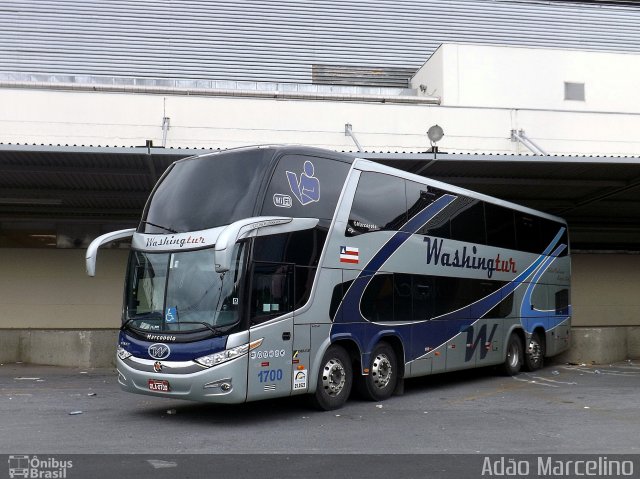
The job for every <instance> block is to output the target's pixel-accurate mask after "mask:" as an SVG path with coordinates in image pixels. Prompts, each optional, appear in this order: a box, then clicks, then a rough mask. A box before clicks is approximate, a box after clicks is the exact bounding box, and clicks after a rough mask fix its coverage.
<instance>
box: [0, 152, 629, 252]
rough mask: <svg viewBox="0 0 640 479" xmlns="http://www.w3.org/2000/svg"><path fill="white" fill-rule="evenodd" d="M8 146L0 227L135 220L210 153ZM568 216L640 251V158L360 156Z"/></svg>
mask: <svg viewBox="0 0 640 479" xmlns="http://www.w3.org/2000/svg"><path fill="white" fill-rule="evenodd" d="M209 151H211V150H204V149H165V148H157V147H131V148H120V147H91V146H58V145H2V144H0V221H9V222H20V221H33V220H48V221H51V220H58V221H91V222H94V223H95V222H100V223H103V224H109V223H118V224H122V223H123V222H124V223H130V224H136V222H137V221H138V219H139V217H140V215H141V213H142V209H143V207H144V204H145V201H146V198H147V196H148V195H149V193H150V191H151V188H152V187H153V185H154V184H155V182H156V180H157V179H158V178H159V176H160V175H161V174H162V172H163V171H164V170H165V169H166V168H167V167H168V166H169V165H170V164H171V162H173V161H175V160H178V159H180V158H184V157H187V156H191V155H194V154H200V153H205V152H209ZM352 154H353V155H354V156H358V157H361V158H367V159H370V160H372V161H376V162H380V163H384V164H388V165H391V166H394V167H396V168H400V169H402V170H405V171H409V172H412V173H416V174H419V175H422V176H427V177H429V178H432V179H436V180H439V181H443V182H445V183H449V184H453V185H457V186H460V187H463V188H468V189H470V190H473V191H477V192H480V193H485V194H488V195H491V196H494V197H497V198H501V199H504V200H507V201H512V202H514V203H518V204H522V205H524V206H529V207H532V208H535V209H538V210H542V211H545V212H548V213H551V214H554V215H558V216H562V217H564V218H566V219H567V220H568V222H569V224H570V227H571V231H572V243H573V246H574V248H576V247H577V248H582V249H599V250H602V249H626V250H634V251H637V250H640V247H639V246H638V245H640V158H638V157H579V156H527V155H491V154H484V155H479V154H451V153H437V154H434V153H403V152H388V153H380V152H377V153H374V152H364V153H352Z"/></svg>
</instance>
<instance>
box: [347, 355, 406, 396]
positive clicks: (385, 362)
mask: <svg viewBox="0 0 640 479" xmlns="http://www.w3.org/2000/svg"><path fill="white" fill-rule="evenodd" d="M368 369H369V374H367V375H366V376H360V377H359V378H358V382H357V384H356V386H357V388H358V392H359V393H360V396H362V397H363V398H364V399H367V400H369V401H384V400H385V399H387V398H389V397H391V395H392V394H393V391H394V390H395V389H396V384H397V383H398V360H397V359H396V353H395V351H394V350H393V348H392V347H391V346H389V345H388V344H387V343H378V345H377V346H376V347H375V348H374V350H373V352H372V353H371V360H370V363H369V367H368Z"/></svg>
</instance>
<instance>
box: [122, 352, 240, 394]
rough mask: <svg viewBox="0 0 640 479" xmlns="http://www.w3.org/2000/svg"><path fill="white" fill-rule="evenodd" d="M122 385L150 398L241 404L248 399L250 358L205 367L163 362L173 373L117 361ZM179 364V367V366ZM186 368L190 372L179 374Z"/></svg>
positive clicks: (131, 360)
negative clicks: (248, 362)
mask: <svg viewBox="0 0 640 479" xmlns="http://www.w3.org/2000/svg"><path fill="white" fill-rule="evenodd" d="M116 361H117V369H118V383H119V384H120V387H121V388H122V389H123V390H124V391H128V392H131V393H136V394H146V395H149V396H157V397H166V398H172V399H188V400H191V401H200V402H213V403H222V404H237V403H242V402H245V401H246V398H247V356H246V355H244V356H241V357H238V358H236V359H233V360H231V361H229V362H227V363H223V364H220V365H218V366H214V367H211V368H205V367H203V366H200V365H198V364H197V363H194V362H192V361H189V364H188V365H186V367H185V364H186V363H172V362H170V361H166V362H163V363H162V369H165V370H172V373H163V372H155V371H153V369H152V367H150V366H149V364H148V363H151V364H153V361H146V360H142V359H138V358H133V357H131V358H128V359H125V360H124V361H123V360H122V359H120V358H117V359H116ZM178 364H179V366H177V365H178ZM180 369H183V370H185V371H187V372H178V371H179V370H180Z"/></svg>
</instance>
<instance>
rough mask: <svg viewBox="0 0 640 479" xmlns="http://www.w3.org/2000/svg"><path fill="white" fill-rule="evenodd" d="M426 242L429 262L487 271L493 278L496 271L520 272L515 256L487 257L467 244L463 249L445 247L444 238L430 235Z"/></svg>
mask: <svg viewBox="0 0 640 479" xmlns="http://www.w3.org/2000/svg"><path fill="white" fill-rule="evenodd" d="M424 242H425V243H427V255H426V256H427V264H434V265H436V266H438V265H440V266H448V267H450V268H463V269H475V270H480V271H486V272H487V278H491V277H492V276H493V273H494V271H497V272H500V273H517V272H518V270H517V268H516V262H515V260H514V259H513V258H508V259H504V258H500V255H499V254H498V255H497V256H496V257H495V258H486V257H483V256H480V254H479V253H478V248H477V247H476V246H472V247H471V248H469V249H467V247H466V246H464V247H462V249H453V248H443V247H442V245H443V243H444V240H442V239H440V240H439V239H437V238H430V237H428V236H426V237H425V238H424Z"/></svg>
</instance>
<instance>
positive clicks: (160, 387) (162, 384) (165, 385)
mask: <svg viewBox="0 0 640 479" xmlns="http://www.w3.org/2000/svg"><path fill="white" fill-rule="evenodd" d="M149 389H150V390H152V391H161V392H165V393H166V392H169V391H171V388H169V381H165V380H160V379H149Z"/></svg>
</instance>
